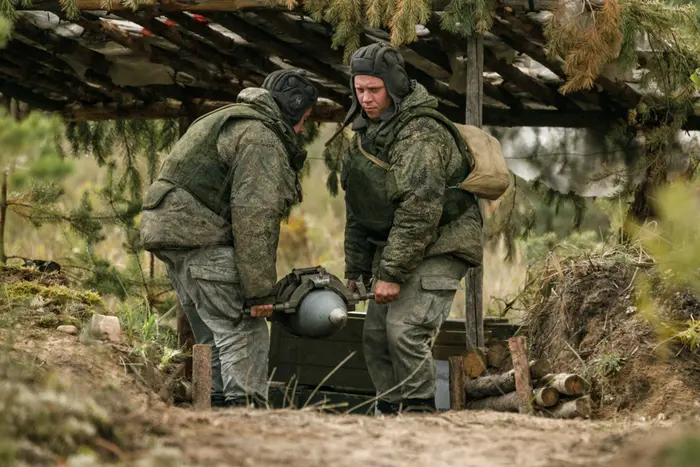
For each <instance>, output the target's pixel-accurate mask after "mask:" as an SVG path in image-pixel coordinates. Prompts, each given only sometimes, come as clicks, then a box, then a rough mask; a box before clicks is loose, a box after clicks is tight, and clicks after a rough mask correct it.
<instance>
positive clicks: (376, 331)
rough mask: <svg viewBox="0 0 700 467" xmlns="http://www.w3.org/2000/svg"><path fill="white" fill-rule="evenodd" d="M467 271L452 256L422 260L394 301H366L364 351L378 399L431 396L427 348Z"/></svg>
mask: <svg viewBox="0 0 700 467" xmlns="http://www.w3.org/2000/svg"><path fill="white" fill-rule="evenodd" d="M466 271H467V265H466V263H464V262H463V261H461V260H459V259H457V258H455V257H453V256H449V255H442V256H436V257H431V258H427V259H424V260H423V261H422V262H421V263H420V264H419V265H418V267H417V268H416V270H415V271H414V272H413V274H412V275H411V276H410V277H409V278H408V280H407V281H406V282H405V283H404V284H402V285H401V292H400V293H399V298H398V299H397V300H396V301H394V302H391V303H389V304H387V305H377V304H376V303H374V302H373V301H372V302H370V304H369V306H368V309H367V317H366V319H365V325H364V332H363V339H362V340H363V342H362V343H363V352H364V354H365V360H366V362H367V369H368V370H369V375H370V377H371V379H372V383H373V384H374V387H375V388H376V391H377V395H380V394H384V393H386V394H385V395H383V396H382V397H381V400H384V401H386V402H388V403H390V404H399V403H401V402H402V401H407V400H409V399H410V400H416V399H421V400H425V399H432V398H434V397H435V377H436V376H435V372H436V370H435V361H434V360H433V357H432V345H433V342H434V340H435V337H436V336H437V333H438V331H439V329H440V326H442V323H443V322H444V321H445V320H446V319H447V317H448V315H449V314H450V309H451V307H452V301H453V300H454V296H455V293H456V291H457V290H458V289H460V288H461V285H460V280H461V279H462V278H463V277H464V275H465V274H466ZM392 388H393V389H392Z"/></svg>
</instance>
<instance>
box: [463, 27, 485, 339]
mask: <svg viewBox="0 0 700 467" xmlns="http://www.w3.org/2000/svg"><path fill="white" fill-rule="evenodd" d="M466 57H467V83H466V103H465V106H466V110H465V123H466V124H468V125H474V126H477V127H481V126H482V120H483V117H482V115H483V114H482V112H483V99H484V89H483V86H484V38H483V37H481V36H478V35H477V36H472V37H470V38H469V39H467V55H466ZM481 212H482V216H483V209H481ZM482 235H483V232H482ZM483 277H484V270H483V266H479V267H476V268H470V269H469V271H468V272H467V275H466V277H465V279H464V282H465V290H464V294H465V322H464V324H465V327H466V331H467V343H466V344H467V348H472V347H483V345H484V322H483V317H484V309H483V299H482V293H483V292H482V290H483V282H484V280H483Z"/></svg>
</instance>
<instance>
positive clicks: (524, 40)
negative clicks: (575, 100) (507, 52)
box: [491, 18, 641, 109]
mask: <svg viewBox="0 0 700 467" xmlns="http://www.w3.org/2000/svg"><path fill="white" fill-rule="evenodd" d="M491 32H492V33H493V34H495V35H496V36H498V38H499V39H501V40H502V41H503V42H505V43H506V44H508V45H509V46H510V47H512V48H513V49H514V50H517V51H518V52H520V53H524V54H526V55H527V56H529V57H530V58H532V59H533V60H536V61H537V62H539V63H541V64H542V65H544V66H546V67H547V68H549V70H550V71H552V72H553V73H555V74H556V75H558V76H559V77H561V78H562V79H566V73H564V61H563V60H562V59H561V58H559V57H557V58H550V57H549V56H547V53H546V51H545V49H544V46H543V45H540V44H537V43H535V42H534V41H532V40H531V39H530V38H529V37H528V36H527V35H526V34H525V33H523V32H522V31H520V30H518V29H516V28H515V27H514V25H511V24H509V23H507V22H505V21H503V20H502V19H499V18H496V19H495V21H494V24H493V27H492V28H491ZM596 83H598V84H600V86H601V87H602V88H603V90H605V92H607V93H608V94H609V95H610V97H612V98H613V99H615V100H616V101H618V102H619V104H620V107H622V108H626V109H630V108H634V107H636V105H637V104H638V103H639V101H640V99H641V96H640V95H639V93H637V91H635V90H634V89H632V87H630V86H629V85H628V84H626V83H621V82H615V81H613V80H611V79H609V78H606V77H605V76H599V77H598V78H597V79H596Z"/></svg>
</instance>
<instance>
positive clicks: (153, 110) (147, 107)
mask: <svg viewBox="0 0 700 467" xmlns="http://www.w3.org/2000/svg"><path fill="white" fill-rule="evenodd" d="M230 89H231V90H234V89H235V87H233V86H231V87H230ZM232 102H235V100H233V99H232V100H230V101H213V100H212V101H205V102H202V103H193V106H194V107H195V108H196V111H195V113H194V114H193V116H195V117H198V116H201V115H204V114H205V113H208V112H211V111H212V110H216V109H218V108H220V107H222V106H224V105H229V104H231V103H232ZM62 107H63V106H61V108H62ZM49 110H52V109H49ZM53 110H60V109H53ZM185 113H186V111H185V109H184V108H183V106H182V104H181V103H180V102H177V101H172V100H171V101H166V102H154V103H151V104H144V105H125V106H114V107H105V106H95V107H91V106H81V107H78V108H64V109H62V110H61V115H62V116H63V118H64V119H66V120H68V121H86V120H90V121H94V120H112V119H117V118H123V119H133V120H150V119H169V118H178V117H179V116H181V115H184V114H185ZM344 116H345V109H344V108H343V107H340V106H338V105H335V104H333V103H332V102H325V101H321V102H318V103H317V104H316V105H315V106H314V109H313V111H312V112H311V118H310V119H311V120H313V121H322V122H339V121H342V119H343V117H344Z"/></svg>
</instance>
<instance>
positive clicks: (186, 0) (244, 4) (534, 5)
mask: <svg viewBox="0 0 700 467" xmlns="http://www.w3.org/2000/svg"><path fill="white" fill-rule="evenodd" d="M579 1H580V5H581V10H584V9H586V10H593V9H600V8H602V7H603V5H604V4H605V0H579ZM57 3H58V1H56V0H35V1H34V2H33V4H32V5H31V6H27V7H24V6H21V5H17V8H18V9H35V10H37V9H38V10H40V9H42V7H45V6H46V5H52V4H57ZM298 3H299V5H300V6H301V5H302V4H303V2H302V1H299V2H298ZM449 3H450V0H436V1H435V2H433V5H432V8H433V10H437V11H439V10H444V9H445V8H446V7H447V5H448V4H449ZM557 3H558V0H495V4H496V6H498V7H500V8H509V9H510V10H512V11H517V12H529V11H542V10H551V9H553V8H554V7H555V6H556V5H557ZM76 5H77V7H78V9H79V10H105V9H106V10H108V11H124V10H127V9H131V7H128V6H126V5H124V4H123V3H120V2H119V1H118V0H113V1H112V3H111V4H110V5H109V6H108V7H107V8H106V7H105V2H104V0H77V1H76ZM155 5H156V6H157V8H158V10H159V11H163V12H167V11H239V10H250V9H273V8H277V9H279V7H275V6H274V4H273V3H271V2H269V1H266V0H159V1H157V2H155ZM147 6H148V5H144V6H143V7H142V8H146V7H147Z"/></svg>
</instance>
